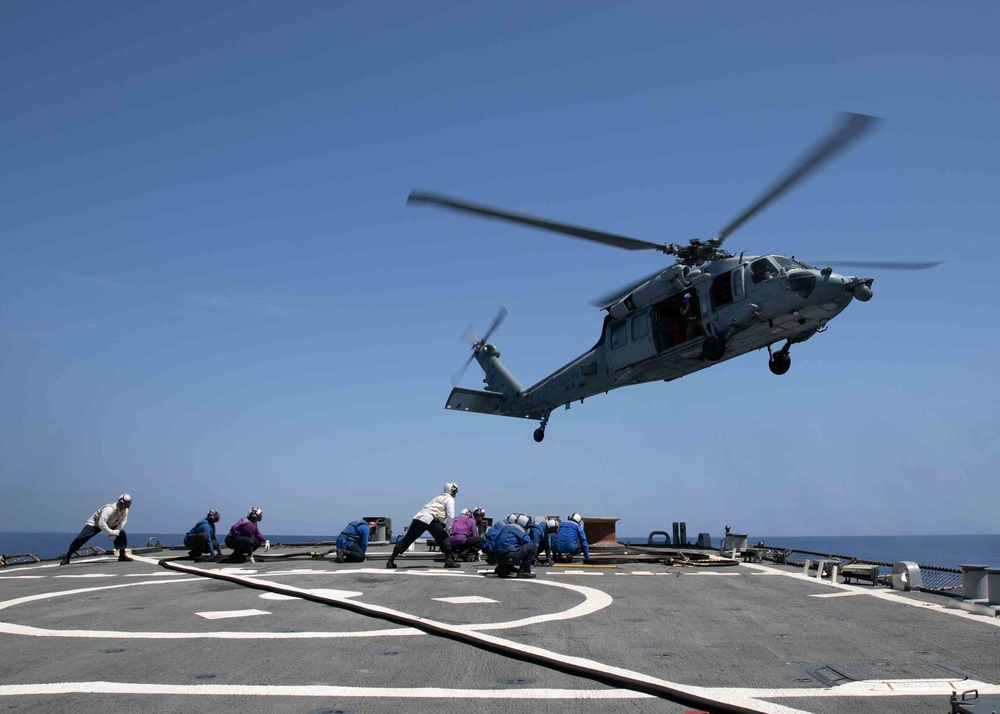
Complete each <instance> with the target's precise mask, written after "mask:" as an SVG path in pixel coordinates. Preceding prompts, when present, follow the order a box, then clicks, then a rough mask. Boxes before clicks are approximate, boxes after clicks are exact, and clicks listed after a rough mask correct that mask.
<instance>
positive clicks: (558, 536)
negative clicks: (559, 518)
mask: <svg viewBox="0 0 1000 714" xmlns="http://www.w3.org/2000/svg"><path fill="white" fill-rule="evenodd" d="M582 524H583V518H582V517H581V516H580V514H579V513H571V514H570V515H569V517H568V518H567V520H565V521H563V522H562V523H560V524H559V528H558V529H557V530H556V532H555V535H553V536H552V550H553V551H555V554H556V560H559V559H560V557H564V558H566V560H568V561H569V562H571V563H572V562H573V556H574V555H576V554H577V553H583V557H584V558H589V557H590V545H589V544H588V543H587V535H586V534H585V533H584V531H583V525H582Z"/></svg>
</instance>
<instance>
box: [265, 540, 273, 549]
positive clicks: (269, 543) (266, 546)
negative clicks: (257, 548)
mask: <svg viewBox="0 0 1000 714" xmlns="http://www.w3.org/2000/svg"><path fill="white" fill-rule="evenodd" d="M264 550H271V541H269V540H266V541H264Z"/></svg>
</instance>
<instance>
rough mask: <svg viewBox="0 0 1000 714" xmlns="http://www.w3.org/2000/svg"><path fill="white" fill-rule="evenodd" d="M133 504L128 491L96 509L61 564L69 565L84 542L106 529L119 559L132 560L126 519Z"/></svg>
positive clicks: (71, 544)
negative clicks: (113, 501)
mask: <svg viewBox="0 0 1000 714" xmlns="http://www.w3.org/2000/svg"><path fill="white" fill-rule="evenodd" d="M131 505H132V497H131V496H129V495H128V494H127V493H123V494H122V495H121V496H119V497H118V501H116V502H115V503H109V504H107V505H104V506H101V507H100V508H98V509H97V510H96V511H94V515H92V516H91V517H90V520H88V521H87V522H86V524H84V526H83V530H81V531H80V535H78V536H77V537H76V540H74V541H73V542H72V543H70V545H69V550H67V551H66V555H65V557H63V559H62V560H61V561H59V564H60V565H69V559H70V557H71V556H72V555H73V553H75V552H76V551H77V550H79V549H80V548H82V547H83V544H84V543H86V542H87V541H88V540H90V539H91V538H93V537H94V536H95V535H97V534H98V533H99V532H100V531H104V532H105V533H106V534H107V536H108V540H111V541H114V545H115V548H116V549H117V550H118V560H120V561H126V562H128V561H130V560H132V559H131V558H130V557H129V556H128V554H127V553H126V552H125V549H126V548H127V547H128V536H126V535H125V521H127V520H128V509H129V507H130V506H131Z"/></svg>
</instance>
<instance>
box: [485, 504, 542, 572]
mask: <svg viewBox="0 0 1000 714" xmlns="http://www.w3.org/2000/svg"><path fill="white" fill-rule="evenodd" d="M531 523H532V518H531V516H529V515H528V514H527V513H519V514H517V516H516V517H515V519H514V522H513V523H508V524H507V525H505V526H504V527H503V530H501V531H500V533H499V534H498V535H497V536H496V538H495V539H494V540H493V557H494V558H495V559H496V562H497V568H496V570H495V571H494V572H495V573H496V575H497V577H501V578H509V577H511V576H512V575H514V572H515V571H517V577H519V578H533V577H535V574H534V573H533V572H531V563H532V561H533V560H534V559H535V551H536V547H535V543H534V542H533V541H532V539H531V536H530V535H529V533H528V527H529V526H530V525H531Z"/></svg>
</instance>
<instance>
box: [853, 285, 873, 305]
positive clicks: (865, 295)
mask: <svg viewBox="0 0 1000 714" xmlns="http://www.w3.org/2000/svg"><path fill="white" fill-rule="evenodd" d="M873 294H874V293H873V292H872V284H871V283H870V282H861V283H858V284H857V285H855V286H854V287H853V288H851V295H853V296H854V297H855V298H857V299H858V300H860V301H861V302H868V301H869V300H871V299H872V295H873Z"/></svg>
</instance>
